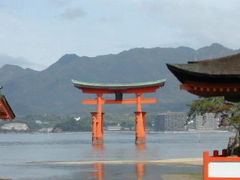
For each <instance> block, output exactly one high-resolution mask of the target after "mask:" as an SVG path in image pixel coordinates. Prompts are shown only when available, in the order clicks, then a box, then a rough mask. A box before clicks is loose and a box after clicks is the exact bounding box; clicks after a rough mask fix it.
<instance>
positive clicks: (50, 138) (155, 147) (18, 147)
mask: <svg viewBox="0 0 240 180" xmlns="http://www.w3.org/2000/svg"><path fill="white" fill-rule="evenodd" d="M231 135H232V134H231V133H156V134H155V133H154V134H148V136H147V144H146V147H145V148H144V149H139V148H137V147H136V146H135V144H134V138H135V135H134V132H133V133H108V132H106V134H105V144H104V147H103V148H102V149H98V148H96V147H93V146H92V144H91V133H69V134H63V133H62V134H0V160H1V161H0V166H1V167H0V178H12V179H19V180H30V179H34V180H35V179H36V180H40V179H41V180H45V179H56V180H60V179H69V180H78V179H79V180H85V179H89V180H92V179H93V180H94V179H96V180H118V179H125V180H128V179H129V180H131V179H137V177H140V176H141V177H142V180H143V179H145V180H151V179H153V180H155V179H161V174H168V173H184V172H185V173H187V172H189V171H190V172H193V173H199V172H201V167H198V166H170V165H169V166H163V165H144V164H141V163H140V164H136V165H103V164H93V165H47V164H31V163H29V162H43V161H95V160H137V161H141V160H157V159H170V158H185V157H202V152H203V151H206V150H208V151H212V150H214V149H223V148H225V147H226V145H227V142H228V138H229V136H231Z"/></svg>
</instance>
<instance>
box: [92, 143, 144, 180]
mask: <svg viewBox="0 0 240 180" xmlns="http://www.w3.org/2000/svg"><path fill="white" fill-rule="evenodd" d="M93 147H94V149H96V150H100V152H101V153H100V154H99V155H100V156H101V155H103V154H102V150H103V149H104V145H103V144H93ZM145 148H146V145H145V144H138V145H136V149H137V150H138V151H142V150H144V149H145ZM93 168H94V169H95V170H96V171H95V172H94V173H93V176H94V177H96V180H104V172H105V169H104V168H105V165H104V163H95V164H93ZM135 169H136V180H144V176H145V174H146V165H145V164H144V163H136V164H135Z"/></svg>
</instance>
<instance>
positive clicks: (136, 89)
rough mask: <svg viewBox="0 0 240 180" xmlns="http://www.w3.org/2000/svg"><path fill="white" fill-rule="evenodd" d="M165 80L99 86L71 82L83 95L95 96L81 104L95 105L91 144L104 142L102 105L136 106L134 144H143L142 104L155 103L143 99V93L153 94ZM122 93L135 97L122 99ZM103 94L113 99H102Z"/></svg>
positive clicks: (149, 99) (152, 99)
mask: <svg viewBox="0 0 240 180" xmlns="http://www.w3.org/2000/svg"><path fill="white" fill-rule="evenodd" d="M165 81H166V80H165V79H162V80H158V81H153V82H142V83H127V84H100V83H88V82H80V81H76V80H72V83H73V84H74V86H75V87H76V88H79V89H81V90H82V92H83V93H92V94H96V95H97V98H96V99H85V100H83V104H96V105H97V112H92V113H91V114H92V142H93V144H102V143H103V140H104V130H103V125H104V119H103V115H104V113H103V105H104V104H136V112H135V116H136V121H135V123H136V127H135V129H136V139H135V143H136V144H144V143H145V138H146V125H145V124H146V123H145V121H146V120H145V117H146V112H143V111H142V104H146V103H156V102H157V99H156V98H144V97H142V95H143V93H153V92H156V90H157V89H158V88H160V87H162V86H164V83H165ZM124 93H133V94H135V95H136V97H135V98H132V99H123V94H124ZM104 94H115V97H116V98H115V100H114V99H104V98H103V95H104Z"/></svg>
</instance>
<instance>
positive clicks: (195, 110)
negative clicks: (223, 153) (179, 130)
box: [187, 97, 240, 156]
mask: <svg viewBox="0 0 240 180" xmlns="http://www.w3.org/2000/svg"><path fill="white" fill-rule="evenodd" d="M187 106H189V107H190V109H189V112H188V120H187V124H188V123H189V122H190V121H191V120H192V119H194V118H195V117H196V115H204V114H205V113H215V115H216V116H217V117H219V118H220V124H219V126H232V127H233V128H234V129H235V130H236V135H235V137H230V139H229V143H228V154H229V155H238V156H240V103H232V102H228V101H226V100H224V98H223V97H212V98H200V99H198V100H195V101H193V102H192V103H191V104H188V105H187Z"/></svg>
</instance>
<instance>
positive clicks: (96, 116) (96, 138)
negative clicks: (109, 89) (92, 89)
mask: <svg viewBox="0 0 240 180" xmlns="http://www.w3.org/2000/svg"><path fill="white" fill-rule="evenodd" d="M102 96H103V95H102V94H97V112H92V121H93V122H92V143H93V144H102V143H103V139H104V138H103V136H104V129H103V125H104V122H103V115H104V113H103V112H102V106H103V97H102Z"/></svg>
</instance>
